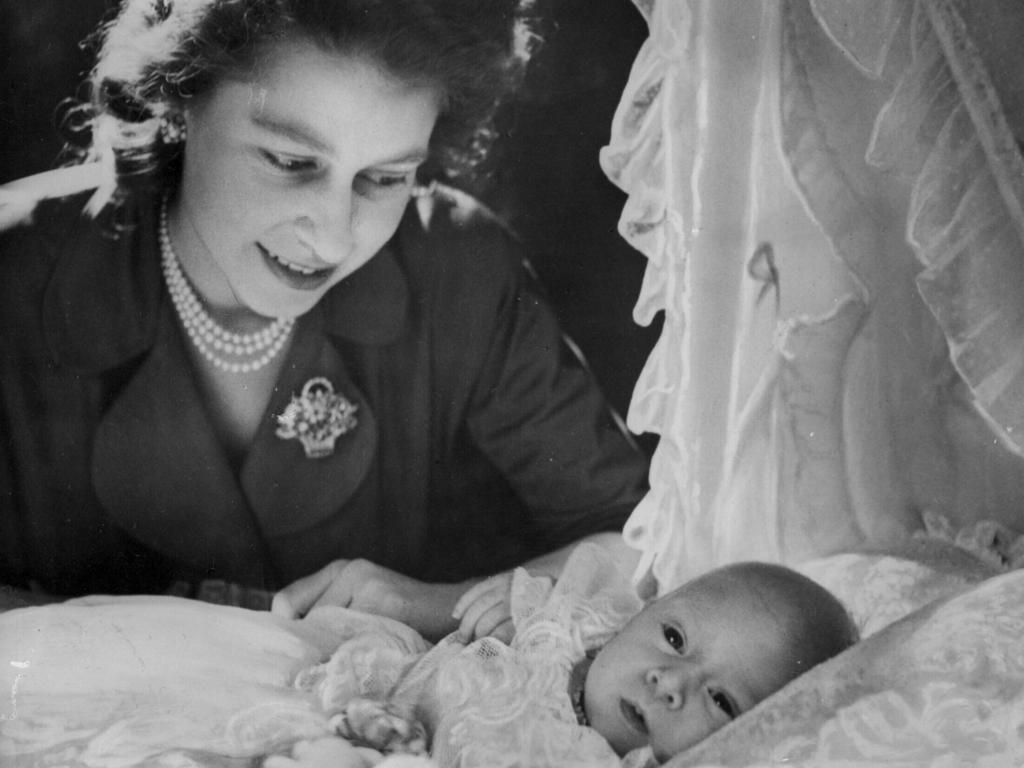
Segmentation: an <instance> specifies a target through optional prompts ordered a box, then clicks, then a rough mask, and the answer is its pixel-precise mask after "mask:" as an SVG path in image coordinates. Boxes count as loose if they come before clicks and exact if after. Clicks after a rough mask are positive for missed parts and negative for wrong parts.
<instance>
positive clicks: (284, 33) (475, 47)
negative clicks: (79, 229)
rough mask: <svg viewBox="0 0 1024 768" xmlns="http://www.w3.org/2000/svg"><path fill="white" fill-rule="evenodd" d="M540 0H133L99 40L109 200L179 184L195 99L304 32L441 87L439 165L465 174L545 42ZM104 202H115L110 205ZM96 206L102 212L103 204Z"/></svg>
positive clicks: (97, 119)
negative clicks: (534, 21)
mask: <svg viewBox="0 0 1024 768" xmlns="http://www.w3.org/2000/svg"><path fill="white" fill-rule="evenodd" d="M532 5H533V3H532V0H124V2H123V3H122V6H121V9H120V12H119V13H118V14H117V16H116V17H115V18H114V19H113V20H112V21H110V22H109V23H107V24H105V25H103V26H102V27H101V28H100V30H99V31H98V32H97V33H96V35H95V36H94V42H95V43H96V44H98V46H99V51H98V54H97V60H96V66H95V68H94V69H93V71H92V73H91V75H90V77H89V80H88V86H89V91H90V102H89V104H88V105H85V107H84V110H83V112H84V116H85V118H86V120H87V124H88V127H89V128H90V129H91V132H92V133H91V139H92V145H91V146H90V148H89V149H88V150H87V151H86V153H85V158H83V159H86V160H100V161H101V162H104V163H106V164H107V166H108V176H109V177H110V180H109V182H108V184H107V186H108V189H107V190H106V193H105V194H104V193H103V191H102V190H101V192H100V193H99V195H98V196H99V197H103V198H106V197H109V196H110V195H111V194H114V195H116V194H118V193H124V192H126V191H129V190H131V189H133V188H135V187H138V186H162V185H164V184H167V183H173V182H174V181H175V180H176V177H177V174H178V173H179V163H178V158H179V156H180V147H181V139H182V130H181V126H182V125H183V123H182V120H181V115H182V107H183V105H184V103H185V102H186V101H187V100H188V99H190V98H193V97H198V96H201V95H203V94H204V93H205V92H207V91H208V90H209V89H211V88H212V87H213V86H214V85H215V84H216V83H217V82H218V81H219V80H221V79H222V78H224V77H225V76H230V75H239V74H244V73H246V72H248V71H250V70H251V69H252V68H253V67H254V66H258V64H259V56H260V53H261V51H262V50H263V49H264V47H265V46H267V45H268V44H272V43H274V42H275V41H279V40H284V39H293V38H305V39H308V40H311V41H313V42H314V43H316V44H317V45H319V46H321V47H322V48H323V49H325V50H328V51H333V50H336V51H340V52H344V53H352V54H356V55H365V56H368V57H370V58H372V60H374V61H376V62H378V63H379V64H381V65H383V66H384V67H385V68H386V69H387V70H388V71H389V72H390V73H391V74H392V75H394V76H396V77H398V78H400V79H404V80H407V81H410V82H422V83H424V84H430V85H431V86H435V87H438V86H439V87H440V89H441V92H442V95H443V102H442V111H441V115H440V117H439V118H438V122H437V125H436V126H435V130H434V133H433V136H432V139H431V162H432V164H433V165H434V166H435V168H437V169H438V170H439V171H440V172H442V173H444V174H446V175H448V176H457V175H460V174H465V173H468V172H470V171H472V170H474V169H475V168H476V167H477V166H478V164H479V163H480V162H481V160H482V159H483V158H484V156H485V155H486V152H487V149H488V147H489V144H490V143H491V141H492V139H493V136H494V130H493V120H494V116H495V112H496V110H497V108H498V106H499V105H500V104H501V102H502V100H503V99H504V98H505V97H506V96H507V95H508V94H509V93H510V92H511V91H512V90H513V89H514V88H515V87H516V86H517V85H518V83H519V81H520V79H521V74H522V69H523V65H524V64H525V62H526V60H527V58H528V57H529V55H530V54H531V53H532V51H533V48H534V47H535V41H536V38H535V37H534V36H533V35H532V34H531V33H530V31H529V30H530V26H529V21H530V19H529V13H530V9H531V8H532ZM102 202H105V199H104V200H103V201H102ZM92 207H95V205H94V206H92Z"/></svg>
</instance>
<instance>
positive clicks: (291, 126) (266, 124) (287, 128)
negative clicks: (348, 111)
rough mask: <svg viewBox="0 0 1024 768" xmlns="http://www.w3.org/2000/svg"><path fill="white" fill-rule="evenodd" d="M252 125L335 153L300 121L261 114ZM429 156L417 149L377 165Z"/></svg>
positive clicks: (410, 160)
mask: <svg viewBox="0 0 1024 768" xmlns="http://www.w3.org/2000/svg"><path fill="white" fill-rule="evenodd" d="M252 123H253V125H255V126H257V127H258V128H262V129H263V130H265V131H268V132H270V133H273V134H276V135H277V136H281V137H283V138H286V139H289V140H291V141H294V142H296V143H297V144H302V145H304V146H306V147H309V148H310V149H312V150H314V151H316V152H320V153H321V154H325V155H329V154H332V153H333V152H334V149H333V147H331V145H330V144H328V142H327V141H326V140H325V139H323V138H321V137H320V136H319V135H318V134H317V132H316V130H314V129H313V128H312V127H310V126H308V125H306V124H305V123H303V122H301V121H299V120H293V119H289V118H285V117H276V116H272V115H267V114H266V113H265V112H260V113H258V114H255V115H253V116H252ZM427 156H428V152H427V149H426V148H420V147H417V148H415V149H412V150H410V151H408V152H402V153H400V154H398V155H397V156H395V157H392V158H388V159H385V160H382V161H380V162H378V163H376V165H391V164H403V163H417V164H418V163H422V162H423V161H424V160H426V159H427Z"/></svg>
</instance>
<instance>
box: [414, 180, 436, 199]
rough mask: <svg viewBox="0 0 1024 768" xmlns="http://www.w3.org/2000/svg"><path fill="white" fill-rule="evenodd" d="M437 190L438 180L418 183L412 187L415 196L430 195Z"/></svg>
mask: <svg viewBox="0 0 1024 768" xmlns="http://www.w3.org/2000/svg"><path fill="white" fill-rule="evenodd" d="M436 191H437V181H436V180H433V179H432V180H431V181H430V183H429V184H427V185H426V186H424V185H423V184H417V185H416V186H414V187H413V188H412V196H413V197H430V196H432V195H433V194H434V193H435V192H436Z"/></svg>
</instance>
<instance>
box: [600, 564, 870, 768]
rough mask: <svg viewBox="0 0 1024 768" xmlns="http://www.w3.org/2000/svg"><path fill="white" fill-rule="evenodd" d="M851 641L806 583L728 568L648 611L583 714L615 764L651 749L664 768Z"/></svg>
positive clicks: (623, 635) (851, 631) (843, 622)
mask: <svg viewBox="0 0 1024 768" xmlns="http://www.w3.org/2000/svg"><path fill="white" fill-rule="evenodd" d="M856 639H857V630H856V628H855V627H854V625H853V623H852V621H851V620H850V618H849V615H848V614H847V613H846V611H845V609H844V608H843V606H842V604H841V603H840V602H839V601H838V600H837V599H836V598H835V597H834V596H833V595H832V594H831V593H830V592H828V591H827V590H826V589H824V588H823V587H821V586H819V585H818V584H817V583H815V582H814V581H812V580H811V579H809V578H807V577H805V576H803V575H801V574H799V573H797V572H796V571H793V570H791V569H789V568H785V567H783V566H779V565H770V564H767V563H738V564H735V565H728V566H725V567H723V568H719V569H717V570H714V571H711V572H709V573H706V574H704V575H702V576H700V577H698V578H696V579H694V580H693V581H690V582H687V583H686V584H684V585H683V586H682V587H680V588H679V589H677V590H675V591H674V592H671V593H669V594H668V595H665V596H664V597H661V598H659V599H658V600H655V601H654V602H652V603H650V604H649V605H647V606H646V607H645V608H644V609H643V610H642V611H641V612H640V613H639V614H637V615H636V616H635V617H634V618H633V619H632V620H631V621H630V622H629V623H628V624H627V625H626V626H625V627H624V628H623V629H622V631H621V632H620V633H619V634H618V635H616V636H615V637H614V638H612V639H611V640H610V641H609V642H608V643H607V644H606V645H605V646H604V647H603V648H602V649H601V651H600V652H599V653H598V655H597V658H595V659H594V663H593V665H592V666H591V668H590V671H589V672H588V674H587V678H586V681H585V683H584V692H583V705H584V709H585V710H586V713H587V718H588V719H589V721H590V724H591V726H592V727H593V728H595V729H596V730H597V731H598V732H599V733H600V734H601V735H602V736H604V737H605V738H606V739H607V740H608V742H609V743H610V744H611V746H612V747H613V748H614V749H615V750H616V751H617V752H618V753H619V754H625V753H626V752H628V751H629V750H631V749H636V748H637V747H642V746H645V745H648V744H649V745H650V746H651V747H652V749H653V751H654V755H655V757H656V758H657V759H658V760H659V761H664V760H667V759H668V758H669V757H671V756H672V755H675V754H678V753H679V752H682V751H683V750H684V749H686V748H687V747H690V746H692V745H694V744H696V743H697V742H698V741H700V740H701V739H703V738H704V737H706V736H708V735H709V734H710V733H711V732H712V731H715V730H717V729H718V728H721V727H722V726H723V725H725V724H726V723H728V722H729V721H730V720H732V719H733V718H735V717H737V716H738V715H740V714H741V713H743V712H746V711H747V710H748V709H750V708H751V707H753V706H754V705H755V704H757V703H758V702H759V701H761V700H762V699H764V698H765V697H767V696H769V695H770V694H772V693H774V692H775V691H777V690H778V689H779V688H781V687H782V686H783V685H785V684H786V683H787V682H789V681H790V680H792V679H794V678H795V677H797V676H798V675H800V674H802V673H803V672H806V671H807V670H808V669H810V668H811V667H813V666H814V665H816V664H819V663H821V662H822V661H825V660H826V659H828V658H831V657H832V656H835V655H836V654H838V653H839V652H841V651H843V650H844V649H846V648H847V647H849V646H850V645H852V644H853V643H854V642H856Z"/></svg>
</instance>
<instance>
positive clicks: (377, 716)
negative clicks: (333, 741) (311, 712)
mask: <svg viewBox="0 0 1024 768" xmlns="http://www.w3.org/2000/svg"><path fill="white" fill-rule="evenodd" d="M330 724H331V726H332V727H333V728H334V730H335V731H337V733H338V735H340V736H343V737H344V738H346V739H348V740H349V741H351V742H352V743H353V744H355V745H357V746H366V747H372V748H373V749H376V750H379V751H380V752H385V753H396V752H397V753H400V754H407V755H423V754H426V752H427V731H426V729H425V728H424V727H423V725H422V724H421V723H420V722H418V721H416V720H413V719H412V718H410V717H404V716H403V715H401V714H399V713H398V712H397V711H396V710H395V709H394V708H392V707H389V706H388V705H387V704H385V703H384V702H381V701H374V700H373V699H352V701H350V702H349V703H348V704H346V705H345V709H344V710H343V711H342V712H341V714H339V715H335V716H334V717H332V718H331V720H330Z"/></svg>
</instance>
